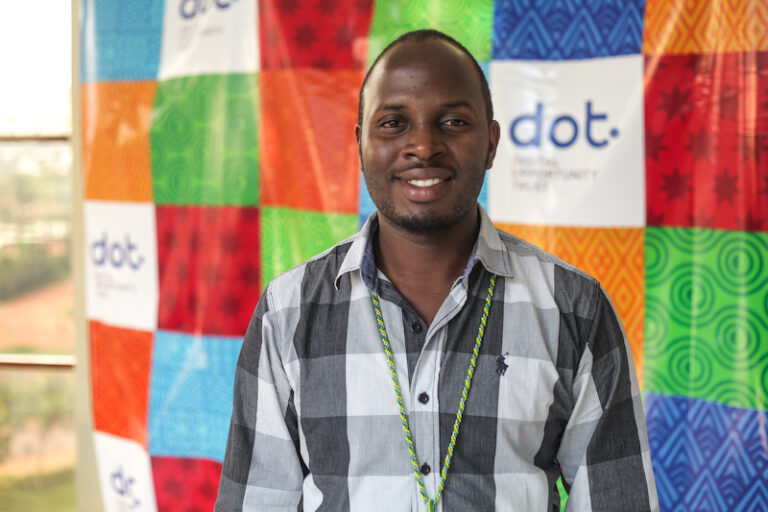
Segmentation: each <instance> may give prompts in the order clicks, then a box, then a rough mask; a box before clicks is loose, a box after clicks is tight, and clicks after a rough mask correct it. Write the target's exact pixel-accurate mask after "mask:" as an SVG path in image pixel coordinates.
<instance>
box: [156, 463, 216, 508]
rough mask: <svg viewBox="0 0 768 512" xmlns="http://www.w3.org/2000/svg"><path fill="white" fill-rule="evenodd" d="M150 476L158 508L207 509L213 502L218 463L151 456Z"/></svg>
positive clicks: (214, 499) (214, 501) (211, 506)
mask: <svg viewBox="0 0 768 512" xmlns="http://www.w3.org/2000/svg"><path fill="white" fill-rule="evenodd" d="M152 476H153V478H154V483H155V495H156V499H157V510H158V511H159V512H176V511H179V512H209V511H210V510H213V505H214V503H216V493H217V492H218V490H219V477H220V476H221V463H219V462H214V461H212V460H204V459H182V458H176V457H152Z"/></svg>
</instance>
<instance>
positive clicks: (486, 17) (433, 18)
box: [368, 0, 493, 65]
mask: <svg viewBox="0 0 768 512" xmlns="http://www.w3.org/2000/svg"><path fill="white" fill-rule="evenodd" d="M492 27H493V2H492V1H491V0H479V1H475V2H465V1H462V0H428V1H425V2H409V1H408V0H393V1H384V0H378V1H377V2H376V3H375V6H374V9H373V20H372V22H371V31H370V34H368V39H369V46H370V47H369V49H368V64H369V65H370V64H372V63H373V60H374V59H375V58H376V56H377V55H379V53H381V50H383V49H384V48H385V47H386V46H387V45H388V44H389V43H390V42H392V41H393V40H394V39H396V38H397V36H399V35H400V34H404V33H405V32H408V31H411V30H418V29H422V28H434V29H437V30H441V31H443V32H445V33H447V34H450V35H451V37H453V38H454V39H456V40H457V41H458V42H460V43H461V44H463V45H464V46H465V47H466V48H467V50H469V51H470V53H472V55H474V56H475V58H476V59H477V60H478V61H480V62H484V61H489V60H491V29H492Z"/></svg>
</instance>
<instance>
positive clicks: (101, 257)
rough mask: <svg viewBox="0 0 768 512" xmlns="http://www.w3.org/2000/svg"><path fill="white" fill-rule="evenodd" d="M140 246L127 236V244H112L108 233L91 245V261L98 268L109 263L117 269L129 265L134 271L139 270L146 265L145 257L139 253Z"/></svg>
mask: <svg viewBox="0 0 768 512" xmlns="http://www.w3.org/2000/svg"><path fill="white" fill-rule="evenodd" d="M138 249H139V248H138V246H137V245H136V244H134V243H133V242H131V238H130V236H128V235H127V234H126V235H125V243H124V244H121V243H120V242H111V243H110V240H109V238H108V237H107V233H106V232H105V233H104V235H103V236H102V237H101V238H99V239H98V240H96V241H95V242H93V243H92V244H91V259H92V260H93V264H94V265H96V266H97V267H100V266H102V265H105V264H107V263H109V264H110V265H111V266H113V267H115V268H121V267H122V266H123V265H127V266H128V267H129V268H131V269H132V270H138V269H139V268H140V267H141V265H142V264H143V263H144V256H142V255H141V253H139V250H138Z"/></svg>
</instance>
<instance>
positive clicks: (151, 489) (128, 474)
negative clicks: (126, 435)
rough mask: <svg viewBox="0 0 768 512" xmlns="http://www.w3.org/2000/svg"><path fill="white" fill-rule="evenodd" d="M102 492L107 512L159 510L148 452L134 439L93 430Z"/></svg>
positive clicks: (148, 511) (149, 511)
mask: <svg viewBox="0 0 768 512" xmlns="http://www.w3.org/2000/svg"><path fill="white" fill-rule="evenodd" d="M94 444H95V447H96V459H97V461H98V468H99V483H100V484H101V496H102V499H103V500H104V510H105V511H106V512H152V511H155V510H157V505H156V503H155V486H154V484H153V481H152V465H151V463H150V458H149V454H148V453H147V451H146V450H145V449H144V448H142V447H141V445H139V444H138V443H136V442H135V441H129V440H127V439H123V438H121V437H115V436H113V435H110V434H104V433H102V432H95V433H94Z"/></svg>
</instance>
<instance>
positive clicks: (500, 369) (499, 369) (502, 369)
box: [496, 356, 509, 377]
mask: <svg viewBox="0 0 768 512" xmlns="http://www.w3.org/2000/svg"><path fill="white" fill-rule="evenodd" d="M507 368H509V365H508V364H507V363H506V361H505V360H504V356H499V357H497V358H496V375H498V376H499V377H501V376H502V375H504V374H505V373H506V372H507Z"/></svg>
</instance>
